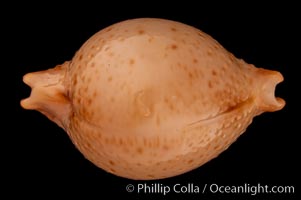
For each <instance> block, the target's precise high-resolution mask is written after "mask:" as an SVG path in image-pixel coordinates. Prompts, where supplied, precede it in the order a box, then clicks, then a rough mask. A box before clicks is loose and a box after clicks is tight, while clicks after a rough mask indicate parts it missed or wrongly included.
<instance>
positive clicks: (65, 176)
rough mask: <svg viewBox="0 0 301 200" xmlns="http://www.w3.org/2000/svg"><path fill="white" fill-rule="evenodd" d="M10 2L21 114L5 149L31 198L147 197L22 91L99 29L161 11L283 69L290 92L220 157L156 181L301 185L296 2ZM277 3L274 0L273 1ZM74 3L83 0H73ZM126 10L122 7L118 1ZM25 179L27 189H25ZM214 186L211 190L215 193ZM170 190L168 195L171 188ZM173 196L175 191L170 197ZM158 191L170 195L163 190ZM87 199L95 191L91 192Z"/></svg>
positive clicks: (20, 187) (11, 54)
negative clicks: (85, 151) (26, 101)
mask: <svg viewBox="0 0 301 200" xmlns="http://www.w3.org/2000/svg"><path fill="white" fill-rule="evenodd" d="M73 4H75V3H72V5H69V6H68V7H65V6H62V5H60V4H56V5H54V4H47V3H43V4H40V5H39V4H33V5H28V4H24V5H20V4H18V8H15V7H12V6H10V7H9V9H11V12H9V13H10V14H8V15H7V16H3V18H2V20H4V25H5V26H6V27H5V33H6V34H7V36H5V39H4V41H3V42H4V43H5V42H8V44H9V45H8V46H7V47H6V53H7V54H8V55H7V56H6V58H8V60H9V62H10V68H11V69H13V70H14V71H15V79H14V80H15V87H16V88H15V91H16V94H15V97H16V98H15V101H14V102H15V109H14V111H15V115H14V116H15V119H14V121H15V122H16V123H15V125H14V126H13V129H14V131H13V134H11V135H10V136H9V139H8V140H6V142H4V143H7V144H9V148H7V149H6V151H4V153H5V155H6V156H5V158H8V160H9V161H8V162H6V163H8V167H9V169H8V170H7V171H6V172H5V174H6V175H8V177H9V178H8V179H7V180H9V182H10V183H9V184H7V185H8V186H9V187H11V188H14V191H15V193H13V194H11V195H14V194H18V193H21V194H22V195H23V196H24V197H25V196H28V197H32V196H39V195H38V193H37V191H39V192H41V193H42V194H43V195H46V196H48V195H53V196H57V197H60V195H62V194H66V195H68V196H70V197H71V196H74V195H75V196H77V195H79V194H86V195H91V194H93V195H94V199H107V198H109V196H108V197H104V196H105V195H110V198H115V196H116V195H119V194H121V195H122V196H123V197H125V198H127V197H129V198H132V199H134V198H137V199H142V198H145V197H146V195H145V194H136V192H134V193H127V192H126V190H125V186H126V185H127V184H130V183H131V184H134V185H136V184H137V183H144V182H145V181H133V180H128V179H124V178H120V177H117V176H114V175H111V174H108V173H106V172H104V171H103V170H101V169H99V168H97V167H95V166H94V165H93V164H92V163H90V162H89V161H87V160H86V159H85V158H84V157H83V156H82V155H81V153H80V152H79V151H78V150H77V149H75V147H74V146H73V144H72V143H71V141H70V140H69V138H68V136H67V134H66V133H65V132H64V131H63V130H62V129H61V128H59V127H58V126H57V125H55V124H54V123H53V122H51V121H49V120H48V119H47V118H46V117H44V116H42V114H40V113H38V112H36V111H28V110H23V109H21V107H20V106H19V101H20V100H21V99H22V98H25V97H27V96H29V94H30V89H29V87H27V86H26V85H25V84H23V83H22V76H23V75H24V74H26V73H28V72H32V71H39V70H44V69H48V68H52V67H54V66H55V65H57V64H61V63H63V62H64V61H66V60H70V59H71V58H72V56H73V55H74V53H75V52H76V51H77V50H78V49H79V48H80V46H81V45H82V44H83V43H84V42H85V41H86V40H87V39H88V38H89V37H90V36H92V35H93V34H94V33H96V32H97V31H98V30H100V29H102V28H104V27H106V26H108V25H111V24H113V23H116V22H119V21H121V20H125V19H130V18H138V17H157V18H166V19H171V20H176V21H180V22H183V23H186V24H189V25H192V26H195V27H197V28H199V29H201V30H203V31H204V32H206V33H208V34H209V35H211V36H212V37H213V38H215V39H216V40H217V41H219V42H220V43H221V44H222V45H223V46H224V47H225V48H226V49H227V50H229V51H230V52H232V53H233V54H234V55H235V56H236V57H238V58H243V59H244V60H245V61H246V62H248V63H252V64H254V65H256V66H257V67H263V68H267V69H272V70H277V71H280V72H281V73H282V74H283V76H284V78H285V81H284V82H283V83H281V84H280V85H278V86H277V90H276V96H279V97H282V98H283V99H285V100H286V102H287V105H286V106H285V108H284V109H283V110H281V111H278V112H275V113H265V114H263V115H261V116H259V117H256V118H255V119H254V121H253V123H252V124H251V125H250V127H249V128H248V129H247V131H246V132H245V133H244V134H243V135H242V136H241V137H240V138H239V139H238V140H237V141H236V142H235V143H234V144H233V145H232V146H231V147H230V148H229V149H228V150H227V151H225V152H224V153H222V154H221V155H220V156H219V157H218V158H216V159H214V160H212V161H210V162H209V163H207V164H205V165H204V166H202V167H200V168H198V169H196V170H193V171H191V172H189V173H186V174H183V175H180V176H177V177H173V178H169V179H164V180H157V181H147V183H148V184H151V183H162V184H166V185H170V186H172V185H174V184H176V183H180V184H183V185H185V184H187V183H194V184H195V185H203V184H205V183H207V184H211V183H217V184H221V185H226V184H227V185H241V184H244V183H249V184H255V185H256V184H258V183H260V184H263V185H264V184H268V185H270V186H272V185H293V186H295V193H298V192H299V189H300V188H299V186H298V185H297V184H298V182H297V180H300V179H299V178H298V177H299V175H300V173H299V169H300V165H299V164H298V163H297V162H298V161H300V153H298V151H299V152H300V150H299V149H300V148H299V147H300V144H299V143H300V142H299V141H300V140H298V139H297V135H298V134H300V129H298V121H299V120H298V118H300V117H299V116H298V112H299V110H300V109H299V107H298V106H297V104H295V102H297V101H298V98H297V93H299V92H300V83H299V82H298V81H297V79H296V77H297V74H298V68H299V66H300V63H299V62H298V60H299V58H300V39H299V37H300V32H299V31H298V30H297V29H298V27H299V26H300V20H299V18H300V16H298V12H299V11H298V10H297V9H296V6H294V5H282V4H281V5H280V4H279V5H275V3H273V5H269V6H263V5H261V4H250V3H249V4H248V3H245V4H244V5H237V4H234V5H233V6H229V8H226V7H224V6H225V5H220V4H219V3H216V4H215V5H203V4H200V5H198V4H191V3H188V2H187V3H182V4H179V3H175V2H174V3H172V4H171V5H170V6H169V7H163V6H162V5H161V4H155V3H150V2H141V3H140V4H134V3H132V4H131V3H128V4H127V5H121V4H118V3H116V4H115V5H114V6H112V5H110V6H106V5H99V6H98V5H94V4H86V5H82V4H77V5H76V6H74V5H73ZM276 6H277V7H276ZM75 7H76V8H75ZM118 9H120V10H118ZM25 188H26V189H25ZM208 193H209V192H208ZM186 195H188V197H185V195H175V197H176V199H180V198H184V199H190V198H196V199H209V198H213V199H222V198H224V196H223V195H222V194H214V195H213V194H186ZM170 196H171V195H169V197H170ZM296 196H297V194H277V195H262V194H260V195H257V196H250V195H237V194H236V195H235V194H232V195H231V194H228V195H226V197H230V198H234V199H293V198H296ZM167 197H168V196H167ZM155 198H158V199H162V198H165V197H163V196H162V195H161V194H157V195H155ZM87 199H90V198H88V197H87Z"/></svg>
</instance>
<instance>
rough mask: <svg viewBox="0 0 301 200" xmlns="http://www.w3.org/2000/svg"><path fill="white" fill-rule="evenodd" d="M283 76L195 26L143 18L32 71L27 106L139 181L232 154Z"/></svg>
mask: <svg viewBox="0 0 301 200" xmlns="http://www.w3.org/2000/svg"><path fill="white" fill-rule="evenodd" d="M281 81H283V77H282V75H281V74H280V73H279V72H276V71H270V70H265V69H260V68H256V67H255V66H253V65H251V64H247V63H245V62H244V61H243V60H240V59H237V58H235V57H234V56H233V55H232V54H231V53H229V52H228V51H226V50H225V49H224V48H223V47H222V46H221V45H220V44H219V43H218V42H217V41H215V40H214V39H213V38H211V37H210V36H209V35H207V34H205V33H203V32H202V31H200V30H198V29H195V28H193V27H191V26H188V25H185V24H182V23H179V22H174V21H170V20H164V19H152V18H141V19H132V20H127V21H123V22H120V23H117V24H114V25H112V26H109V27H107V28H105V29H103V30H101V31H99V32H98V33H96V34H95V35H94V36H92V37H91V38H90V39H89V40H88V41H87V42H86V43H85V44H84V45H83V46H82V47H81V48H80V49H79V51H78V52H77V53H76V54H75V56H74V57H73V59H72V61H70V62H65V63H64V64H63V65H59V66H57V67H55V68H53V69H49V70H45V71H41V72H34V73H29V74H27V75H25V76H24V82H25V83H26V84H28V85H29V86H30V87H31V88H32V92H31V95H30V97H29V98H27V99H25V100H22V101H21V105H22V107H23V108H25V109H35V110H38V111H40V112H41V113H43V114H44V115H46V116H47V117H48V118H49V119H50V120H52V121H54V122H55V123H57V124H58V125H59V126H60V127H62V128H63V129H65V130H66V132H67V133H68V135H69V137H70V138H71V140H72V141H73V143H74V144H75V146H76V147H77V148H78V149H79V150H80V151H81V152H82V153H83V155H84V156H85V157H86V158H87V159H88V160H90V161H91V162H93V163H94V164H95V165H97V166H98V167H100V168H102V169H104V170H106V171H108V172H110V173H113V174H116V175H118V176H122V177H126V178H131V179H144V180H147V179H161V178H166V177H172V176H175V175H178V174H182V173H185V172H187V171H190V170H192V169H194V168H197V167H199V166H201V165H203V164H204V163H206V162H208V161H209V160H211V159H213V158H214V157H216V156H218V155H219V154H220V153H221V152H222V151H224V150H225V149H227V148H228V147H229V145H231V144H232V143H233V142H234V141H235V140H236V139H237V138H238V137H239V136H240V135H241V134H242V133H243V132H244V131H245V130H246V128H247V126H248V125H249V124H250V123H251V122H252V119H253V117H255V116H256V115H259V114H261V113H263V112H271V111H277V110H280V109H282V108H283V107H284V105H285V102H284V100H282V99H280V98H276V97H275V96H274V93H275V87H276V85H277V84H278V83H280V82H281Z"/></svg>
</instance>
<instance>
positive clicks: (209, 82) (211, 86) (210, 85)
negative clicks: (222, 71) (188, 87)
mask: <svg viewBox="0 0 301 200" xmlns="http://www.w3.org/2000/svg"><path fill="white" fill-rule="evenodd" d="M208 87H209V88H213V85H212V82H211V81H210V80H209V81H208Z"/></svg>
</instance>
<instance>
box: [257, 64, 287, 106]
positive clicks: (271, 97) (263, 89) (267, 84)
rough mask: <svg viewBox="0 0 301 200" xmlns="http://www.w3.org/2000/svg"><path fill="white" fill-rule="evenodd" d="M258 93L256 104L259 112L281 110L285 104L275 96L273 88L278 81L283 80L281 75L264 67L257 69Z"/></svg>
mask: <svg viewBox="0 0 301 200" xmlns="http://www.w3.org/2000/svg"><path fill="white" fill-rule="evenodd" d="M257 73H258V76H259V77H260V78H258V80H260V81H258V85H259V89H258V92H259V94H258V95H257V97H258V98H257V102H256V103H257V106H258V108H259V110H260V112H273V111H277V110H281V109H282V108H283V107H284V106H285V101H284V100H283V99H281V98H279V97H275V89H276V86H277V84H278V83H281V82H282V81H283V76H282V75H281V74H280V73H279V72H277V71H272V70H266V69H261V68H258V69H257Z"/></svg>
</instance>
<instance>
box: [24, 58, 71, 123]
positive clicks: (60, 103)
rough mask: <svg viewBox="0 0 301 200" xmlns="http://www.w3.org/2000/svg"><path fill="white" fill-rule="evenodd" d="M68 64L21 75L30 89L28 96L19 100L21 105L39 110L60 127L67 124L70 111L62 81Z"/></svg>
mask: <svg viewBox="0 0 301 200" xmlns="http://www.w3.org/2000/svg"><path fill="white" fill-rule="evenodd" d="M68 64H69V62H65V63H64V64H63V65H58V66H56V67H55V68H53V69H48V70H45V71H40V72H33V73H28V74H26V75H25V76H24V77H23V81H24V83H26V84H27V85H28V86H30V87H31V89H32V91H31V94H30V97H28V98H26V99H23V100H22V101H21V106H22V107H23V108H25V109H30V110H38V111H40V112H41V113H43V114H44V115H46V116H47V117H48V118H49V119H50V120H52V121H54V122H55V123H57V124H58V125H59V126H60V127H64V126H65V125H67V124H66V122H67V121H68V114H69V113H70V100H69V99H68V97H67V92H66V89H65V86H64V83H63V82H64V80H65V79H64V78H65V77H64V76H65V73H66V67H67V65H68Z"/></svg>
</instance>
